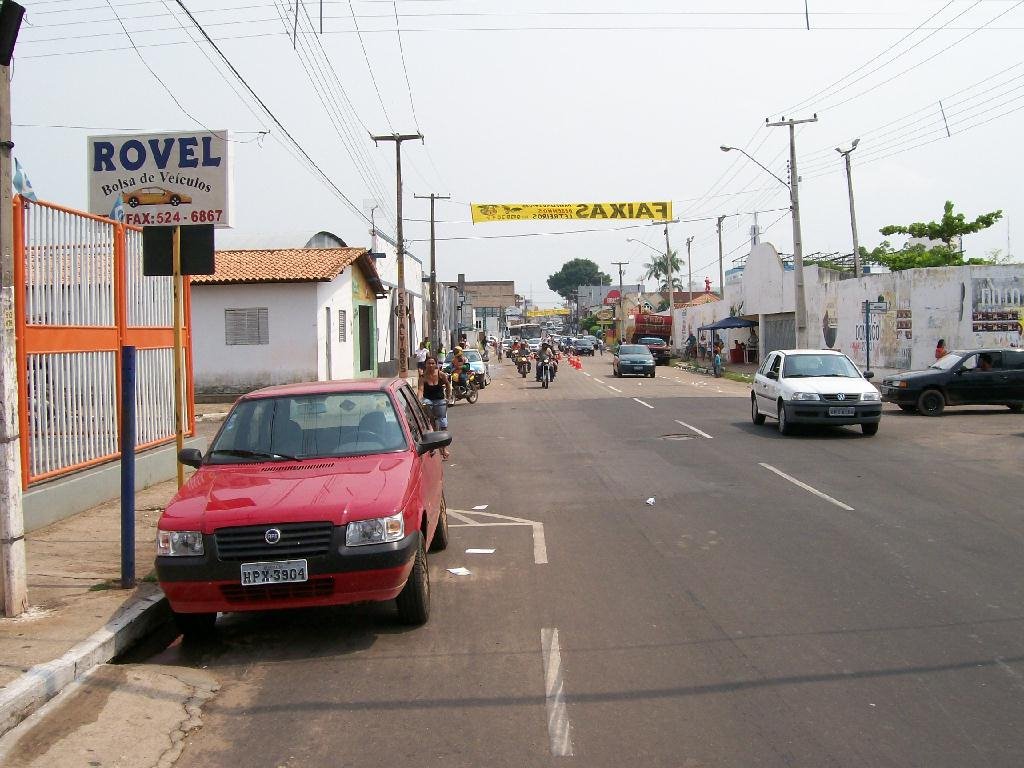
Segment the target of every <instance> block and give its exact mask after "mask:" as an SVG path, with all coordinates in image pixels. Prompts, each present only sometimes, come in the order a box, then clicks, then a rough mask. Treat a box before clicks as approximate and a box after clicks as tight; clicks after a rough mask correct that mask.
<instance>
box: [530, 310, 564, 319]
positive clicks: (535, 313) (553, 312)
mask: <svg viewBox="0 0 1024 768" xmlns="http://www.w3.org/2000/svg"><path fill="white" fill-rule="evenodd" d="M568 314H569V310H568V309H564V308H563V309H528V310H526V316H527V317H551V316H552V315H568Z"/></svg>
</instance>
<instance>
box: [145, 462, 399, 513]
mask: <svg viewBox="0 0 1024 768" xmlns="http://www.w3.org/2000/svg"><path fill="white" fill-rule="evenodd" d="M415 467H416V462H415V455H414V454H413V453H412V452H403V453H389V454H383V455H379V456H354V457H350V458H337V459H335V458H329V459H307V460H305V461H303V462H286V463H285V462H264V463H260V464H215V465H203V466H202V467H201V468H200V469H199V471H198V472H196V473H195V475H193V476H192V478H191V479H190V480H189V481H188V483H186V484H185V485H184V486H183V487H182V489H181V490H180V491H178V493H177V495H176V496H175V497H174V498H173V499H171V503H170V504H169V505H168V506H167V509H165V510H164V513H163V515H161V517H160V526H161V527H165V524H166V528H169V529H172V530H201V531H203V532H204V533H213V531H214V530H216V529H217V528H223V527H225V526H235V525H264V524H268V523H285V522H292V521H295V522H299V521H302V522H307V521H330V522H331V523H333V524H334V525H344V524H345V523H347V522H349V521H352V520H365V519H367V518H371V517H384V516H386V515H392V514H394V513H395V512H397V511H399V510H400V509H402V506H403V502H404V501H405V500H406V498H407V497H408V495H409V493H410V491H411V488H412V485H413V482H412V481H413V477H412V473H413V471H414V468H415Z"/></svg>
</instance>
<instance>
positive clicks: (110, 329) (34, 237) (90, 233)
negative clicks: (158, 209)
mask: <svg viewBox="0 0 1024 768" xmlns="http://www.w3.org/2000/svg"><path fill="white" fill-rule="evenodd" d="M14 270H15V274H14V285H15V286H16V287H17V288H18V290H17V293H16V296H15V328H16V332H17V338H18V349H17V355H18V396H19V418H20V421H21V425H20V431H21V436H22V440H21V462H22V486H23V487H25V488H27V487H28V486H29V485H30V484H32V483H36V482H39V481H42V480H48V479H51V478H54V477H59V476H61V475H65V474H67V473H69V472H74V471H76V470H79V469H83V468H85V467H90V466H93V465H96V464H101V463H103V462H107V461H110V460H111V459H114V458H116V457H117V456H118V455H119V453H120V434H121V429H120V427H121V378H120V370H121V347H122V346H135V347H136V348H137V349H138V353H137V360H136V365H137V370H136V395H135V400H136V414H137V419H138V423H137V426H136V434H137V440H136V449H137V450H139V449H143V448H148V447H151V446H154V445H158V444H160V443H164V442H168V441H170V440H173V439H174V429H175V427H174V341H173V335H174V332H173V319H174V313H173V292H172V279H171V278H170V277H144V276H143V274H142V230H141V229H139V228H138V227H127V226H124V225H122V224H119V223H117V222H115V221H112V220H110V219H107V218H103V217H100V216H93V215H91V214H88V213H83V212H81V211H75V210H71V209H68V208H63V207H61V206H58V205H54V204H52V203H44V202H41V201H30V200H26V199H24V198H22V197H20V196H16V197H15V198H14ZM183 296H184V325H183V327H184V334H183V346H184V352H183V362H184V364H185V368H184V370H185V382H186V388H187V392H186V396H185V404H184V410H185V413H184V414H183V415H184V416H185V420H184V423H185V424H186V427H187V430H188V432H189V433H190V434H192V433H194V429H195V413H194V407H193V405H192V403H193V397H192V335H191V323H190V316H191V312H190V306H189V301H190V292H189V285H188V280H187V279H186V280H185V290H184V292H183Z"/></svg>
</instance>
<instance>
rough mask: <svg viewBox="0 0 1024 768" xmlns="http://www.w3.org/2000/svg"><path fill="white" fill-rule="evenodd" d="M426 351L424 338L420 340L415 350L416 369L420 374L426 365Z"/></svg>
mask: <svg viewBox="0 0 1024 768" xmlns="http://www.w3.org/2000/svg"><path fill="white" fill-rule="evenodd" d="M427 352H428V350H427V342H426V340H424V341H421V342H420V348H419V349H417V350H416V371H417V372H418V373H419V375H420V376H422V375H423V371H424V369H425V368H426V367H427Z"/></svg>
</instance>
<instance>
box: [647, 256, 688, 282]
mask: <svg viewBox="0 0 1024 768" xmlns="http://www.w3.org/2000/svg"><path fill="white" fill-rule="evenodd" d="M671 253H672V276H673V278H675V277H676V276H677V275H679V273H680V270H682V268H683V265H682V264H681V263H680V261H679V255H678V252H677V251H672V252H671ZM667 265H668V259H666V258H665V255H664V254H662V255H661V256H652V257H651V260H650V261H648V262H647V263H646V264H644V265H643V269H644V273H643V275H644V276H643V279H644V280H657V281H658V283H659V285H666V286H667V285H668V270H667V269H666V267H667Z"/></svg>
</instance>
